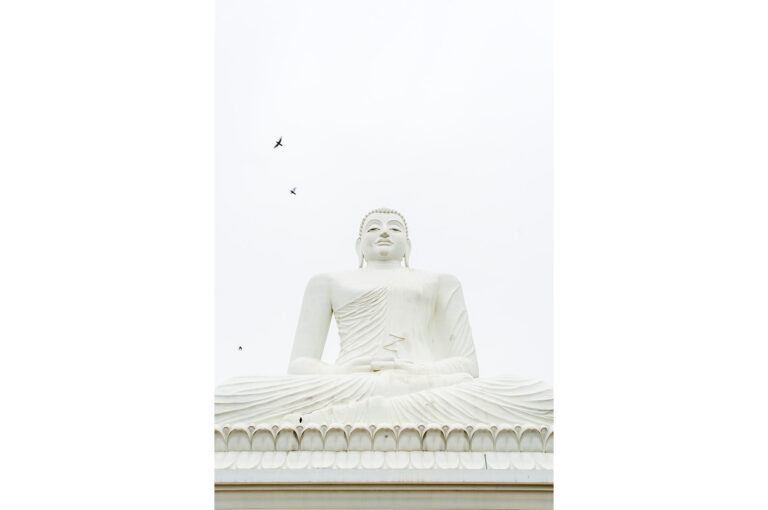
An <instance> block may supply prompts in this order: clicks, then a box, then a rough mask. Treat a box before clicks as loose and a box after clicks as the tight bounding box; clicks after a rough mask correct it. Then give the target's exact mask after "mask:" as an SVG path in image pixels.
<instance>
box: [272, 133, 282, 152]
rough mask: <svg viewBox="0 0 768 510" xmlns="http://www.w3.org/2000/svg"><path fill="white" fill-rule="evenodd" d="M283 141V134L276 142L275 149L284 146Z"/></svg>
mask: <svg viewBox="0 0 768 510" xmlns="http://www.w3.org/2000/svg"><path fill="white" fill-rule="evenodd" d="M282 141H283V137H282V136H281V137H280V139H279V140H278V141H277V143H275V146H274V147H272V148H273V149H277V148H278V147H282V146H283V144H282V143H281V142H282Z"/></svg>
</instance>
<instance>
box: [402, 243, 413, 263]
mask: <svg viewBox="0 0 768 510" xmlns="http://www.w3.org/2000/svg"><path fill="white" fill-rule="evenodd" d="M410 258H411V240H410V239H407V240H406V241H405V256H404V257H403V259H404V260H405V267H410V266H409V265H408V260H409V259H410Z"/></svg>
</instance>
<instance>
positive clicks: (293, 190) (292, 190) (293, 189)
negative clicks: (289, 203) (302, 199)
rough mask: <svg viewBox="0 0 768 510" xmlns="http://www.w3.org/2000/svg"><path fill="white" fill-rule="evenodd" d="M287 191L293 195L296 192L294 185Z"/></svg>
mask: <svg viewBox="0 0 768 510" xmlns="http://www.w3.org/2000/svg"><path fill="white" fill-rule="evenodd" d="M289 191H290V192H291V195H295V194H296V186H294V187H293V188H291V189H290V190H289Z"/></svg>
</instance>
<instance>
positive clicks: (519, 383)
mask: <svg viewBox="0 0 768 510" xmlns="http://www.w3.org/2000/svg"><path fill="white" fill-rule="evenodd" d="M356 248H357V253H358V257H359V266H360V267H359V268H358V269H356V270H353V271H345V272H340V273H325V274H319V275H317V276H315V277H313V278H312V279H311V280H310V281H309V283H308V285H307V289H306V292H305V294H304V302H303V305H302V308H301V314H300V317H299V323H298V327H297V330H296V337H295V339H294V344H293V352H292V354H291V360H290V364H289V367H288V373H289V374H290V375H286V376H253V377H238V378H234V379H231V380H229V381H227V382H226V383H224V384H223V385H221V386H219V387H218V388H217V390H216V398H215V405H216V423H217V425H224V424H227V425H230V426H234V425H251V424H262V423H269V424H282V423H285V422H290V423H293V424H298V423H299V422H301V423H303V424H318V425H321V424H326V425H329V424H332V423H342V424H352V423H368V424H376V423H392V424H396V423H400V424H403V423H416V424H428V423H439V424H454V423H459V424H474V423H484V424H491V425H493V424H502V423H504V424H521V425H522V424H530V425H548V426H551V425H552V419H553V409H552V390H551V388H550V387H549V386H548V385H547V384H545V383H543V382H541V381H538V380H535V379H528V378H519V377H518V378H514V377H496V378H488V379H481V378H478V367H477V358H476V356H475V348H474V343H473V341H472V334H471V331H470V327H469V321H468V319H467V312H466V308H465V305H464V297H463V294H462V290H461V285H460V283H459V281H458V280H457V279H456V278H455V277H453V276H451V275H448V274H437V273H430V272H427V271H421V270H417V269H411V268H410V267H409V266H408V258H409V254H410V250H411V241H410V239H409V237H408V226H407V224H406V222H405V218H404V217H403V216H402V215H401V214H400V213H398V212H397V211H394V210H391V209H376V210H374V211H371V212H370V213H368V214H367V215H366V216H365V217H364V218H363V221H362V223H361V225H360V235H359V237H358V239H357V245H356ZM332 316H333V317H335V318H336V323H337V326H338V331H339V337H340V346H341V348H340V353H339V357H338V359H337V360H336V362H335V363H333V364H328V363H325V362H323V361H321V356H322V353H323V348H324V346H325V341H326V337H327V335H328V328H329V326H330V321H331V317H332ZM499 335H500V336H501V335H504V332H503V331H500V332H499Z"/></svg>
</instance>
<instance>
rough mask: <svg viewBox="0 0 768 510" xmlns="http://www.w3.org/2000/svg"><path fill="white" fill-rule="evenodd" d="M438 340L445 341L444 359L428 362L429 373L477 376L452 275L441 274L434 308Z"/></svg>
mask: <svg viewBox="0 0 768 510" xmlns="http://www.w3.org/2000/svg"><path fill="white" fill-rule="evenodd" d="M436 323H437V326H438V331H437V333H438V341H440V342H445V345H446V350H445V351H444V352H445V354H447V355H446V356H445V357H444V358H443V359H440V360H437V361H434V362H432V363H428V364H427V366H426V367H425V368H426V370H427V371H429V372H430V373H437V374H452V373H458V372H465V373H468V374H470V375H472V377H477V376H478V368H477V356H476V354H475V343H474V341H473V340H472V330H471V329H470V327H469V319H468V317H467V308H466V305H465V304H464V293H463V292H462V290H461V283H459V280H457V279H456V277H454V276H451V275H440V288H439V294H438V300H437V306H436Z"/></svg>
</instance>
